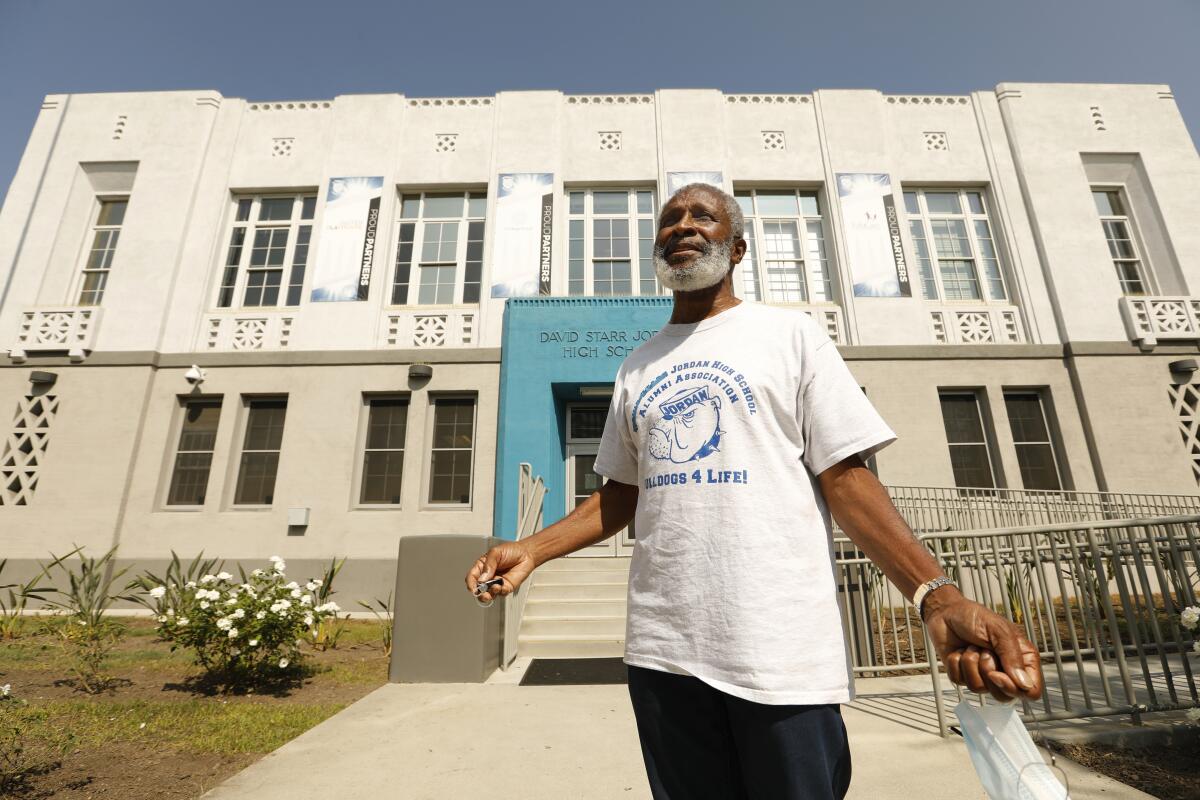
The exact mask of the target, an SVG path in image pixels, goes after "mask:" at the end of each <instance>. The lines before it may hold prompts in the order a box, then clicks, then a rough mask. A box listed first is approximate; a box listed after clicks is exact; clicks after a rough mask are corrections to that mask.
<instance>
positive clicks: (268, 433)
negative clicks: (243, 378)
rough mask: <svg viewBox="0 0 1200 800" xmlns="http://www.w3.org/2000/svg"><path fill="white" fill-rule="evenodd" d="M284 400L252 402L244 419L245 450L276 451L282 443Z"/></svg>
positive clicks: (285, 403) (285, 410)
mask: <svg viewBox="0 0 1200 800" xmlns="http://www.w3.org/2000/svg"><path fill="white" fill-rule="evenodd" d="M286 413H287V401H286V400H253V401H251V403H250V413H249V414H248V416H247V419H246V438H245V441H244V443H243V445H242V446H243V448H244V449H246V450H278V449H279V445H280V444H281V443H282V442H283V419H284V415H285V414H286Z"/></svg>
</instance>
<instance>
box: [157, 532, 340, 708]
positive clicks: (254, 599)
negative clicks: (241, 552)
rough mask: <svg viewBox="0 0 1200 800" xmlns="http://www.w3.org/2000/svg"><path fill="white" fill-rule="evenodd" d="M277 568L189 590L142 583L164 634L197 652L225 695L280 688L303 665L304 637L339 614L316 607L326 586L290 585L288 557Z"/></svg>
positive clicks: (332, 607)
mask: <svg viewBox="0 0 1200 800" xmlns="http://www.w3.org/2000/svg"><path fill="white" fill-rule="evenodd" d="M176 561H177V559H176V560H174V561H173V562H172V563H173V564H174V563H175V562H176ZM270 561H271V566H270V567H269V568H268V569H265V570H264V569H256V570H254V571H253V572H251V573H250V574H249V575H247V574H246V573H245V571H244V570H242V569H240V568H239V572H241V582H240V583H239V582H238V581H235V580H234V577H233V576H232V575H230V574H229V573H228V572H225V571H220V572H218V573H216V574H215V575H214V574H212V573H205V574H203V575H200V576H199V577H198V578H195V579H191V578H189V579H188V580H187V581H186V582H184V583H183V584H182V585H180V584H178V583H175V582H165V583H159V584H154V583H153V577H152V576H150V575H146V576H144V578H143V579H141V580H139V581H137V583H138V585H139V586H142V587H143V588H146V589H147V591H146V595H147V596H146V597H142V598H139V602H141V603H142V605H144V606H146V607H147V608H150V609H151V610H153V611H154V612H155V616H156V619H157V621H158V634H159V636H161V637H162V638H163V639H166V640H167V641H169V642H170V643H171V647H172V649H175V648H177V647H183V648H187V649H190V650H192V651H193V655H194V657H195V659H196V663H198V664H199V665H200V667H201V668H202V669H203V670H204V672H205V678H206V679H207V680H209V681H211V682H213V683H215V684H217V685H220V686H223V687H224V688H225V689H230V688H234V687H241V686H252V685H261V684H264V683H267V682H271V681H275V680H278V679H280V678H282V677H286V676H287V675H289V674H290V673H292V672H293V671H294V670H295V669H296V668H297V667H298V666H299V664H300V661H301V653H300V648H299V645H300V641H301V639H300V637H301V636H304V635H305V634H308V635H312V634H313V632H315V631H316V630H317V627H318V626H319V625H320V624H321V623H322V622H323V621H325V620H326V619H328V618H329V617H330V616H332V615H333V614H336V613H337V612H338V611H339V610H340V609H339V608H338V607H337V604H336V603H332V602H325V603H320V602H317V597H316V595H315V594H314V593H315V592H316V590H317V589H319V588H320V585H321V581H320V580H319V579H318V580H310V581H308V582H307V583H305V584H304V586H301V585H300V584H298V583H296V582H295V581H288V579H287V575H286V574H285V572H284V570H285V568H286V565H285V564H284V561H283V559H282V558H280V557H279V556H271V559H270ZM193 563H195V562H193ZM209 563H211V562H209ZM168 572H170V571H169V570H168ZM175 574H176V575H178V574H179V573H178V571H176V573H175ZM147 587H148V588H147Z"/></svg>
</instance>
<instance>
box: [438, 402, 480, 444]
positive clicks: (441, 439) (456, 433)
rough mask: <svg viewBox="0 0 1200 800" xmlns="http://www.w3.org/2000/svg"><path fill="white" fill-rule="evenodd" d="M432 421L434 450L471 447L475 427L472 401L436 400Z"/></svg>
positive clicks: (473, 403)
mask: <svg viewBox="0 0 1200 800" xmlns="http://www.w3.org/2000/svg"><path fill="white" fill-rule="evenodd" d="M433 419H434V421H433V446H434V447H435V448H441V447H470V446H471V444H472V441H473V438H474V430H473V429H474V425H475V401H474V400H438V401H437V407H436V409H435V411H434V418H433Z"/></svg>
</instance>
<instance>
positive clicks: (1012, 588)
mask: <svg viewBox="0 0 1200 800" xmlns="http://www.w3.org/2000/svg"><path fill="white" fill-rule="evenodd" d="M917 538H918V540H919V541H921V542H922V543H923V544H924V545H925V546H926V547H928V548H929V549H930V550H931V552H932V553H933V555H934V556H935V557H936V558H937V559H938V560H939V562H941V564H942V567H943V569H944V570H945V571H946V573H947V574H949V575H950V576H951V577H952V578H954V579H955V580H956V582H957V583H958V584H959V587H960V588H961V589H962V591H963V593H964V594H965V595H966V596H967V597H970V598H971V599H974V600H976V601H978V602H980V603H982V604H984V605H986V606H988V607H989V608H992V609H994V610H996V611H998V612H1000V613H1002V614H1004V615H1005V616H1006V617H1008V618H1009V619H1010V620H1012V621H1013V622H1015V623H1017V624H1018V625H1021V626H1022V627H1023V628H1024V630H1025V634H1026V636H1027V637H1028V638H1029V640H1030V641H1031V642H1033V643H1034V644H1035V645H1036V646H1037V647H1038V650H1039V652H1040V653H1041V657H1042V660H1043V664H1044V665H1045V666H1044V672H1045V674H1046V677H1047V691H1046V692H1045V694H1044V695H1043V698H1042V699H1041V700H1040V701H1038V703H1037V706H1036V707H1035V706H1034V705H1033V704H1030V703H1025V704H1024V712H1025V716H1026V718H1027V719H1045V720H1050V719H1066V718H1078V717H1088V716H1103V715H1110V714H1131V715H1133V716H1134V717H1135V718H1137V717H1138V716H1139V715H1140V714H1142V713H1144V712H1146V711H1159V710H1173V709H1178V708H1188V707H1197V706H1200V692H1198V687H1197V679H1196V673H1197V671H1198V670H1200V663H1197V664H1195V665H1194V664H1193V663H1192V661H1193V660H1196V659H1194V658H1193V657H1192V656H1191V655H1190V654H1191V652H1192V651H1191V648H1192V647H1193V646H1194V641H1192V640H1191V639H1190V638H1189V636H1190V635H1189V634H1188V633H1187V631H1185V630H1184V629H1182V628H1181V626H1180V625H1179V621H1178V618H1179V612H1180V611H1181V610H1182V608H1184V607H1186V606H1188V605H1195V604H1196V602H1197V600H1196V597H1197V594H1198V592H1200V589H1198V588H1197V578H1198V576H1200V513H1197V514H1173V515H1163V516H1148V517H1136V518H1128V519H1115V520H1114V519H1109V520H1091V521H1082V522H1067V523H1057V524H1047V525H1020V526H1009V527H1005V528H991V529H973V530H964V531H938V532H923V533H919V534H918V535H917ZM835 545H836V546H837V547H838V548H840V552H839V553H838V558H837V569H838V573H839V576H838V577H839V580H840V584H841V588H842V590H843V592H844V597H845V600H844V602H845V603H846V604H847V616H848V619H849V621H850V622H851V634H852V635H851V653H852V658H853V663H854V671H855V673H856V674H876V675H878V674H883V673H888V672H901V671H924V670H926V669H928V670H929V673H930V675H931V679H932V681H933V690H934V702H935V704H936V706H937V713H938V725H939V728H940V729H941V731H942V734H943V735H945V733H946V731H947V728H948V726H947V718H946V711H945V708H944V705H943V702H942V693H941V685H940V676H939V670H938V669H937V666H936V655H935V654H934V652H933V648H932V645H931V643H930V641H929V637H928V634H927V632H925V630H924V626H923V625H921V624H920V622H919V620H918V619H917V618H916V611H915V609H913V608H912V606H911V604H909V603H908V601H907V598H905V597H903V596H902V595H900V593H899V591H898V590H897V589H896V588H895V587H894V586H893V585H892V584H891V583H890V582H889V581H887V580H886V578H884V576H883V575H882V573H881V572H880V571H879V569H878V567H876V566H875V565H874V564H871V563H870V562H869V561H868V560H867V559H865V558H863V557H862V556H861V555H860V554H859V553H858V552H857V551H856V550H853V549H850V550H848V549H847V547H848V545H849V542H848V541H846V540H844V539H838V540H835ZM852 590H853V591H852ZM916 627H920V628H921V633H920V634H917V632H916V630H915V628H916ZM918 642H919V644H918ZM1198 662H1200V660H1198Z"/></svg>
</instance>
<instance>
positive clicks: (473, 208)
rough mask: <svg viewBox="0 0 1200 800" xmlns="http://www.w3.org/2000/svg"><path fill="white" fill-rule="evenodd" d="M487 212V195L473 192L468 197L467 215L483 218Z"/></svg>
mask: <svg viewBox="0 0 1200 800" xmlns="http://www.w3.org/2000/svg"><path fill="white" fill-rule="evenodd" d="M486 214H487V195H486V194H480V193H478V192H471V194H470V195H469V196H468V197H467V216H468V217H474V218H476V219H482V218H483V217H484V215H486Z"/></svg>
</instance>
